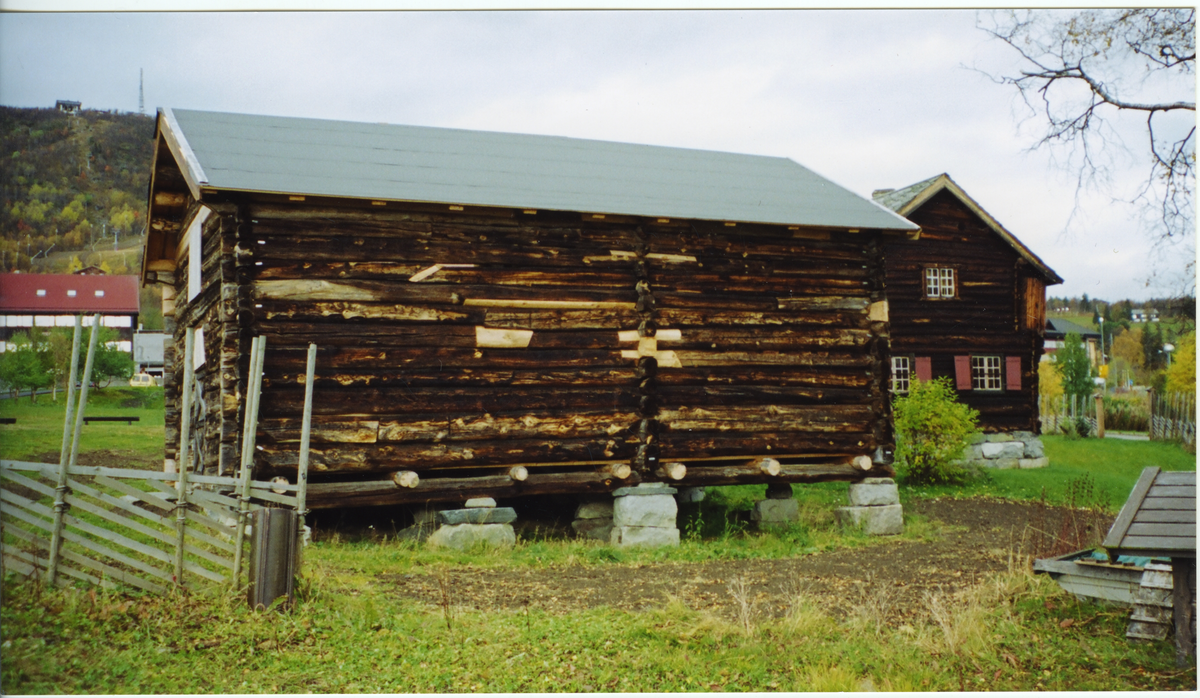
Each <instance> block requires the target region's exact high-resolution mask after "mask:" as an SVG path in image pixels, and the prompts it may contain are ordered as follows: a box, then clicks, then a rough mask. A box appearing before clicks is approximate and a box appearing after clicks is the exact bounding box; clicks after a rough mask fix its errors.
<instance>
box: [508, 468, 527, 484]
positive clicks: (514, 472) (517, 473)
mask: <svg viewBox="0 0 1200 698" xmlns="http://www.w3.org/2000/svg"><path fill="white" fill-rule="evenodd" d="M508 476H509V477H511V478H512V479H513V480H516V481H517V482H525V481H526V480H528V479H529V469H528V468H526V467H525V466H523V465H514V466H513V467H511V468H509V469H508Z"/></svg>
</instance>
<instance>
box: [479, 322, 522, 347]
mask: <svg viewBox="0 0 1200 698" xmlns="http://www.w3.org/2000/svg"><path fill="white" fill-rule="evenodd" d="M531 339H533V331H532V330H502V329H495V328H491V327H479V326H476V327H475V346H477V347H487V348H491V349H525V348H526V347H528V346H529V340H531Z"/></svg>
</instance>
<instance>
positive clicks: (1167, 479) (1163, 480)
mask: <svg viewBox="0 0 1200 698" xmlns="http://www.w3.org/2000/svg"><path fill="white" fill-rule="evenodd" d="M1154 482H1155V483H1157V484H1159V485H1191V486H1192V487H1195V486H1196V471H1194V470H1164V471H1162V472H1160V473H1159V474H1158V478H1156V479H1155V480H1154Z"/></svg>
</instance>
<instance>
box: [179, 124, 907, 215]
mask: <svg viewBox="0 0 1200 698" xmlns="http://www.w3.org/2000/svg"><path fill="white" fill-rule="evenodd" d="M158 129H159V133H160V134H161V135H163V136H164V140H165V141H166V143H167V145H168V147H170V149H171V152H172V153H173V155H174V156H175V159H176V161H177V162H178V163H179V165H180V170H181V171H182V173H183V175H184V178H185V179H186V180H187V182H188V186H189V188H190V189H191V192H192V196H193V198H195V199H197V200H203V195H204V194H205V193H208V192H210V191H212V192H215V191H225V192H258V193H278V194H289V195H305V196H329V197H349V198H357V199H367V200H384V201H406V202H423V203H442V204H450V205H456V204H457V205H473V206H497V207H511V208H528V209H539V210H559V211H581V212H590V213H603V214H614V215H634V216H659V217H667V218H691V219H701V220H716V221H734V222H747V223H768V224H785V225H803V226H817V227H832V228H846V229H856V228H857V229H864V228H870V229H881V230H886V231H896V232H915V231H917V230H918V229H919V228H918V226H916V225H915V224H913V223H911V222H910V221H907V220H905V219H904V218H903V217H901V216H899V215H897V214H896V213H894V212H892V211H890V210H887V209H886V208H884V207H882V206H878V205H876V204H875V203H874V202H872V201H869V200H867V199H864V198H863V197H861V196H859V195H857V194H854V193H853V192H851V191H849V190H847V189H845V188H843V187H840V186H838V185H836V184H834V183H833V182H831V181H829V180H827V179H825V178H824V177H821V176H820V175H817V174H816V173H814V172H812V171H811V170H809V169H807V168H805V167H803V166H801V165H799V164H797V163H796V162H794V161H792V160H789V159H787V158H783V157H766V156H761V155H741V154H735V153H723V152H714V151H706V150H689V149H684V148H668V147H662V146H651V145H635V144H630V143H613V142H606V141H595V140H583V139H578V138H563V137H557V136H534V135H521V134H512V133H491V132H484V131H466V130H461V129H449V128H431V127H425V126H399V125H391V124H370V123H358V122H347V121H325V120H317V119H301V118H286V117H275V116H256V115H249V114H228V113H218V112H204V111H191V110H182V109H174V110H172V109H162V110H160V112H159V119H158Z"/></svg>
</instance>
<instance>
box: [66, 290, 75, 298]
mask: <svg viewBox="0 0 1200 698" xmlns="http://www.w3.org/2000/svg"><path fill="white" fill-rule="evenodd" d="M75 295H76V294H75V289H73V288H72V289H69V290H68V291H67V298H74V297H75Z"/></svg>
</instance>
